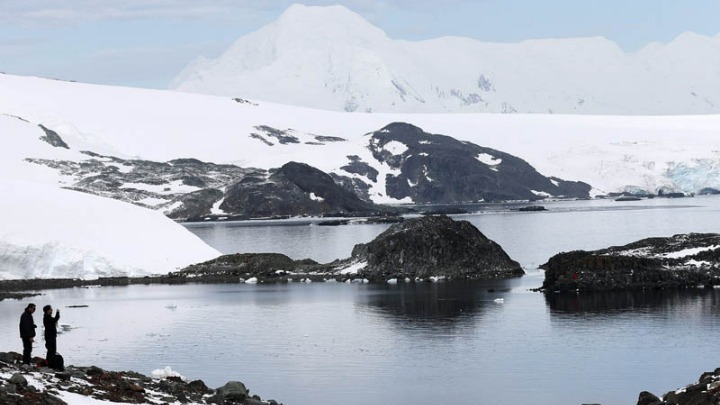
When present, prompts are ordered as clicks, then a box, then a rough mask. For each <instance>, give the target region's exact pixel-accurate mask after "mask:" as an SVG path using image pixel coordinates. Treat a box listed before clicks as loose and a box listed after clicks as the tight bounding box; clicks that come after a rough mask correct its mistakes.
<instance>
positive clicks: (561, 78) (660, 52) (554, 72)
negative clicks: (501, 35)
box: [171, 5, 720, 115]
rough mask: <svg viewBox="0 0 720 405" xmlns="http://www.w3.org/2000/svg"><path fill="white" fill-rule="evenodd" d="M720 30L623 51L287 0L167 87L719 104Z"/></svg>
mask: <svg viewBox="0 0 720 405" xmlns="http://www.w3.org/2000/svg"><path fill="white" fill-rule="evenodd" d="M719 77H720V34H719V35H717V36H714V37H708V36H703V35H698V34H694V33H690V32H688V33H684V34H682V35H680V36H678V37H677V38H675V39H674V40H673V41H672V42H670V43H668V44H660V43H652V44H649V45H648V46H646V47H645V48H643V49H641V50H639V51H637V52H632V53H626V52H624V51H622V49H620V47H618V45H617V44H615V43H614V42H612V41H609V40H607V39H605V38H602V37H592V38H572V39H546V40H529V41H523V42H520V43H510V44H501V43H485V42H480V41H476V40H472V39H468V38H459V37H443V38H436V39H432V40H427V41H420V42H411V41H399V40H393V39H391V38H388V37H387V36H386V35H385V33H384V32H383V31H382V30H380V29H379V28H377V27H375V26H373V25H371V24H370V23H368V22H367V21H365V20H364V19H363V18H362V17H360V16H359V15H357V14H355V13H353V12H352V11H350V10H348V9H347V8H345V7H342V6H328V7H308V6H302V5H293V6H290V7H289V8H288V9H287V10H286V11H285V12H284V13H283V14H282V15H281V16H280V17H279V18H278V19H277V20H276V21H275V22H273V23H271V24H268V25H267V26H265V27H263V28H261V29H260V30H258V31H256V32H253V33H251V34H248V35H246V36H244V37H241V38H239V39H238V40H237V41H236V42H235V43H234V44H233V45H232V46H231V47H230V48H228V49H227V50H226V51H225V52H224V53H223V54H222V55H221V56H220V57H218V58H217V59H205V58H202V57H200V58H198V59H197V60H196V61H194V62H192V63H191V64H190V65H188V66H187V67H186V68H185V69H184V70H183V71H182V72H180V73H179V74H178V76H177V77H176V78H175V80H174V81H173V83H172V84H171V88H173V89H175V90H181V91H188V92H196V93H204V94H215V95H224V96H230V97H242V98H250V99H257V100H264V101H271V102H277V103H282V104H289V105H299V106H306V107H313V108H321V109H328V110H335V111H355V112H369V111H372V112H426V113H427V112H501V113H514V112H520V113H527V112H532V113H561V114H576V113H580V114H623V115H663V114H664V115H670V114H707V113H720V80H718V78H719Z"/></svg>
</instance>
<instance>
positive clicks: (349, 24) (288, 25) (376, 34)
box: [273, 4, 386, 45]
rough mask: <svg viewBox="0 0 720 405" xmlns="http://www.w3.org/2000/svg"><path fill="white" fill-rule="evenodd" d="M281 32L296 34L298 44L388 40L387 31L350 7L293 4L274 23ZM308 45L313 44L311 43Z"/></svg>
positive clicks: (294, 36) (295, 40) (293, 37)
mask: <svg viewBox="0 0 720 405" xmlns="http://www.w3.org/2000/svg"><path fill="white" fill-rule="evenodd" d="M273 24H275V25H276V26H277V27H278V28H279V31H280V32H282V33H285V34H287V35H292V37H291V39H293V40H294V42H297V41H298V40H303V39H306V38H311V39H315V40H316V39H318V38H322V39H323V42H326V40H327V39H332V40H333V42H336V43H342V42H351V43H352V42H355V41H354V40H353V39H354V38H360V39H364V38H372V39H375V40H377V39H384V38H386V36H385V32H384V31H382V30H381V29H379V28H377V27H375V26H374V25H372V24H370V23H369V22H368V21H367V20H365V19H364V18H363V17H362V16H360V15H359V14H357V13H355V12H353V11H351V10H350V9H348V8H347V7H344V6H340V5H333V6H305V5H302V4H293V5H291V6H290V7H288V8H287V9H286V10H285V11H284V12H283V13H282V14H281V15H280V17H279V18H278V19H277V20H276V21H275V22H274V23H273ZM308 45H311V44H309V43H308Z"/></svg>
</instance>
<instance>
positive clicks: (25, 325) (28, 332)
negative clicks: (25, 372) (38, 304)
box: [20, 303, 37, 364]
mask: <svg viewBox="0 0 720 405" xmlns="http://www.w3.org/2000/svg"><path fill="white" fill-rule="evenodd" d="M33 312H35V304H33V303H30V304H28V306H27V307H26V308H25V311H24V312H23V313H22V315H20V338H21V339H22V341H23V364H30V359H31V355H32V344H33V342H34V341H35V328H37V326H36V325H35V320H33V316H32V314H33Z"/></svg>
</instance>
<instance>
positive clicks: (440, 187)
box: [346, 123, 591, 204]
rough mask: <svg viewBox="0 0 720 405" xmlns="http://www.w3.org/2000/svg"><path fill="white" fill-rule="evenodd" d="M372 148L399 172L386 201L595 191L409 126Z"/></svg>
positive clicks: (376, 140)
mask: <svg viewBox="0 0 720 405" xmlns="http://www.w3.org/2000/svg"><path fill="white" fill-rule="evenodd" d="M369 148H370V150H371V151H372V153H373V157H374V158H375V159H376V160H377V161H378V162H381V163H383V164H386V165H388V166H390V167H391V168H392V169H395V170H397V171H399V174H396V175H388V176H387V178H386V180H385V181H386V188H387V195H388V196H390V197H393V198H397V199H402V198H405V197H410V198H411V199H412V200H413V201H414V202H415V203H436V204H446V203H456V202H474V201H507V200H531V201H532V200H541V199H543V198H546V197H548V196H555V197H566V198H588V197H589V192H590V188H591V187H590V185H589V184H586V183H583V182H574V181H565V180H561V179H558V178H554V177H545V176H543V175H541V174H540V173H538V172H537V171H536V170H535V169H534V168H533V167H532V166H531V165H530V164H529V163H527V162H526V161H524V160H522V159H520V158H518V157H516V156H513V155H510V154H508V153H505V152H501V151H498V150H495V149H491V148H486V147H482V146H478V145H475V144H472V143H469V142H461V141H458V140H457V139H455V138H452V137H449V136H444V135H434V134H429V133H426V132H424V131H423V130H422V129H420V128H418V127H416V126H414V125H411V124H406V123H393V124H390V125H387V126H385V127H384V128H382V129H380V130H379V131H376V132H374V133H372V135H371V140H370V143H369ZM351 163H353V164H354V166H352V167H354V168H357V167H358V165H359V162H358V161H357V159H355V160H353V161H352V162H351ZM346 170H347V169H346ZM356 170H357V169H356Z"/></svg>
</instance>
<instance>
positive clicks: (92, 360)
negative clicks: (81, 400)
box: [0, 197, 720, 405]
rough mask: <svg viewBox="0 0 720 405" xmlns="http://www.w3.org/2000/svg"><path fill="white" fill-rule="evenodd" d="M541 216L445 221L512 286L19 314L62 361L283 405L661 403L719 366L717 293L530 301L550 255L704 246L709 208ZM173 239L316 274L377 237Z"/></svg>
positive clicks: (3, 312)
mask: <svg viewBox="0 0 720 405" xmlns="http://www.w3.org/2000/svg"><path fill="white" fill-rule="evenodd" d="M544 205H545V206H546V207H547V208H548V209H550V211H548V212H535V213H529V212H522V213H521V212H508V211H507V210H506V208H507V207H499V206H492V207H490V206H489V207H485V211H484V212H483V213H480V214H473V215H463V216H458V217H456V218H457V219H466V220H469V221H471V222H472V223H473V224H475V225H476V226H478V228H480V230H481V231H482V232H483V233H485V234H486V235H487V236H488V237H490V238H491V239H493V240H495V241H496V242H498V243H500V245H501V246H503V248H505V250H506V251H507V252H508V253H509V254H510V256H511V257H513V258H514V259H515V260H518V261H519V262H520V263H521V264H522V265H523V267H524V268H525V269H526V271H527V272H528V274H527V275H526V276H524V277H522V278H521V279H515V280H504V281H489V282H475V283H437V284H429V283H428V284H425V283H423V284H408V285H403V284H399V285H358V284H344V283H332V284H331V283H314V284H289V285H262V284H261V285H190V286H172V287H170V286H131V287H118V288H76V289H66V290H54V291H47V292H45V293H44V295H43V296H42V297H35V298H33V301H34V302H35V303H36V304H39V305H44V304H45V303H46V302H47V303H52V304H53V305H55V306H57V307H60V308H61V313H62V319H61V321H60V323H61V324H68V325H71V326H72V328H73V329H71V330H69V331H67V332H65V333H63V334H62V335H60V336H59V338H58V346H59V351H60V352H61V353H63V355H64V356H65V358H66V363H68V364H79V365H88V364H95V365H98V366H100V367H103V368H108V369H113V370H122V369H134V370H138V371H140V372H143V373H150V372H151V371H152V370H153V369H156V368H162V367H165V366H167V365H170V366H172V368H173V369H174V370H177V371H179V372H180V373H182V374H183V375H185V376H187V377H189V378H191V379H202V380H204V381H205V382H206V383H208V385H210V386H212V387H216V386H219V385H221V384H223V383H225V382H226V381H228V380H240V381H243V382H244V383H246V385H247V386H248V387H249V388H250V389H251V391H252V392H253V393H257V394H258V395H260V396H262V397H263V398H266V399H267V398H274V399H277V400H279V401H282V402H285V403H287V404H288V405H315V404H348V405H355V404H357V405H360V404H412V405H415V404H417V405H424V404H427V405H430V404H433V405H434V404H449V403H453V404H514V403H533V404H541V405H542V404H581V403H602V404H604V405H610V404H618V405H621V404H634V403H635V402H636V401H637V395H638V394H639V392H640V391H643V390H648V391H651V392H653V393H655V394H662V393H665V392H666V391H668V390H670V389H672V388H676V387H679V386H682V385H684V384H687V383H691V382H693V381H695V380H696V379H697V377H698V376H699V375H700V373H701V372H703V371H706V370H713V369H715V368H716V367H718V366H720V350H719V349H718V347H719V346H718V345H717V338H716V334H717V332H718V330H720V317H719V315H720V290H700V291H690V292H665V293H634V294H632V293H616V294H584V295H569V296H564V295H563V296H559V295H548V296H545V295H543V294H540V293H535V292H531V291H529V290H528V289H529V288H533V287H538V286H539V285H540V284H541V283H542V279H543V274H542V272H540V271H538V270H537V269H536V268H537V266H538V265H539V264H541V263H543V262H544V261H545V260H546V259H547V258H548V257H550V256H551V255H552V254H555V253H557V252H560V251H568V250H573V249H595V248H600V247H606V246H609V245H617V244H624V243H627V242H630V241H634V240H637V239H641V238H644V237H650V236H670V235H672V234H675V233H685V232H718V231H719V230H718V226H717V223H718V221H717V219H718V211H720V198H710V197H708V198H690V199H678V200H666V199H656V200H647V201H638V202H625V203H619V202H614V201H582V202H558V203H545V204H544ZM188 228H189V229H191V230H192V231H193V232H195V233H196V234H198V235H199V236H200V237H202V238H203V239H205V240H206V241H207V242H208V243H210V244H211V245H213V246H215V247H216V248H218V249H219V250H221V251H223V252H228V253H229V252H281V253H285V254H287V255H289V256H291V257H293V258H305V257H310V258H313V259H315V260H318V261H321V262H327V261H331V260H333V259H335V258H344V257H347V256H349V255H350V251H351V250H352V247H353V245H354V244H355V243H361V242H367V241H369V240H371V239H372V238H374V237H375V236H376V235H377V234H379V233H380V232H382V231H383V230H384V229H386V228H387V226H385V225H346V226H338V227H325V226H314V225H309V224H308V221H292V222H290V223H288V222H284V223H268V222H264V223H255V224H252V223H224V224H198V225H188ZM500 298H502V302H498V301H499V300H498V299H500ZM26 303H27V300H24V301H22V302H19V301H12V300H5V301H2V302H0V323H1V324H2V325H6V326H5V327H3V328H2V330H0V339H2V341H3V342H6V343H5V344H4V345H3V346H5V347H4V348H3V349H2V350H15V351H20V349H21V344H20V339H19V338H17V336H16V335H17V322H18V317H19V315H20V313H21V311H22V308H23V307H24V306H25V305H26ZM72 305H87V307H83V308H68V306H72ZM39 320H40V317H39V316H38V315H36V323H37V322H39ZM13 344H14V346H13ZM38 345H39V346H42V341H41V342H39V343H38ZM8 346H9V347H8ZM42 351H43V349H42V347H39V348H37V349H36V352H35V353H36V354H41V353H42Z"/></svg>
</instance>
